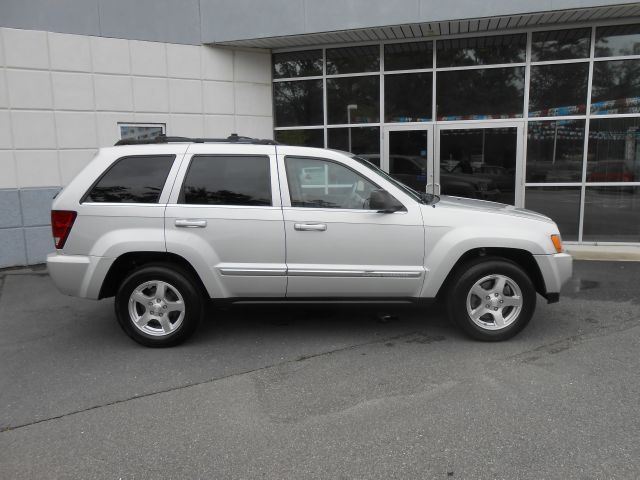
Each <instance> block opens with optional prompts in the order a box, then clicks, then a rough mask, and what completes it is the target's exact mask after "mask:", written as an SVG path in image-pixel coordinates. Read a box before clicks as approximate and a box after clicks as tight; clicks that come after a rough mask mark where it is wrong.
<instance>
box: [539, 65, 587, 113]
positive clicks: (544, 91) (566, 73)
mask: <svg viewBox="0 0 640 480" xmlns="http://www.w3.org/2000/svg"><path fill="white" fill-rule="evenodd" d="M588 78H589V64H588V63H566V64H560V65H533V66H532V67H531V84H530V87H529V116H530V117H556V116H560V115H579V114H584V113H585V112H586V103H587V83H588V82H589V80H588Z"/></svg>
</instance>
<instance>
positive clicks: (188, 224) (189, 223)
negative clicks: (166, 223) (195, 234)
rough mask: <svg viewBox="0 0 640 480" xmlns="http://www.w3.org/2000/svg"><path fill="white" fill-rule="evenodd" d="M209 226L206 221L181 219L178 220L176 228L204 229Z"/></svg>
mask: <svg viewBox="0 0 640 480" xmlns="http://www.w3.org/2000/svg"><path fill="white" fill-rule="evenodd" d="M206 226H207V221H206V220H194V219H190V218H181V219H179V220H176V227H182V228H204V227H206Z"/></svg>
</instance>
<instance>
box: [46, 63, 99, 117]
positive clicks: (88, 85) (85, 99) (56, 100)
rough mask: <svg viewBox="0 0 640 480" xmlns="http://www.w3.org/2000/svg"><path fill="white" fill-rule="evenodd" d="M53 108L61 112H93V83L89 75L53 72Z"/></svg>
mask: <svg viewBox="0 0 640 480" xmlns="http://www.w3.org/2000/svg"><path fill="white" fill-rule="evenodd" d="M51 81H52V84H53V106H54V108H56V109H59V110H93V109H94V108H95V102H94V95H93V83H92V79H91V75H90V74H88V73H66V72H52V73H51Z"/></svg>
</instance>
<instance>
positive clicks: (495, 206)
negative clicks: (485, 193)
mask: <svg viewBox="0 0 640 480" xmlns="http://www.w3.org/2000/svg"><path fill="white" fill-rule="evenodd" d="M435 207H436V208H455V209H462V210H466V211H474V210H475V211H477V212H484V213H497V214H500V215H508V216H511V217H521V218H528V219H531V220H538V221H542V222H547V223H554V222H553V220H551V219H550V218H549V217H547V216H546V215H543V214H541V213H537V212H534V211H532V210H527V209H525V208H516V207H514V206H513V205H505V204H504V203H496V202H488V201H486V200H475V199H473V198H462V197H450V196H448V195H442V196H441V197H440V201H439V202H438V203H436V204H435Z"/></svg>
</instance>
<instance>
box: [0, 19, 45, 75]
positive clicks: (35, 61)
mask: <svg viewBox="0 0 640 480" xmlns="http://www.w3.org/2000/svg"><path fill="white" fill-rule="evenodd" d="M2 36H3V40H4V51H5V62H6V65H7V66H8V67H27V68H49V48H48V45H47V34H46V33H45V32H37V31H34V30H15V29H13V28H5V29H3V32H2Z"/></svg>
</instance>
